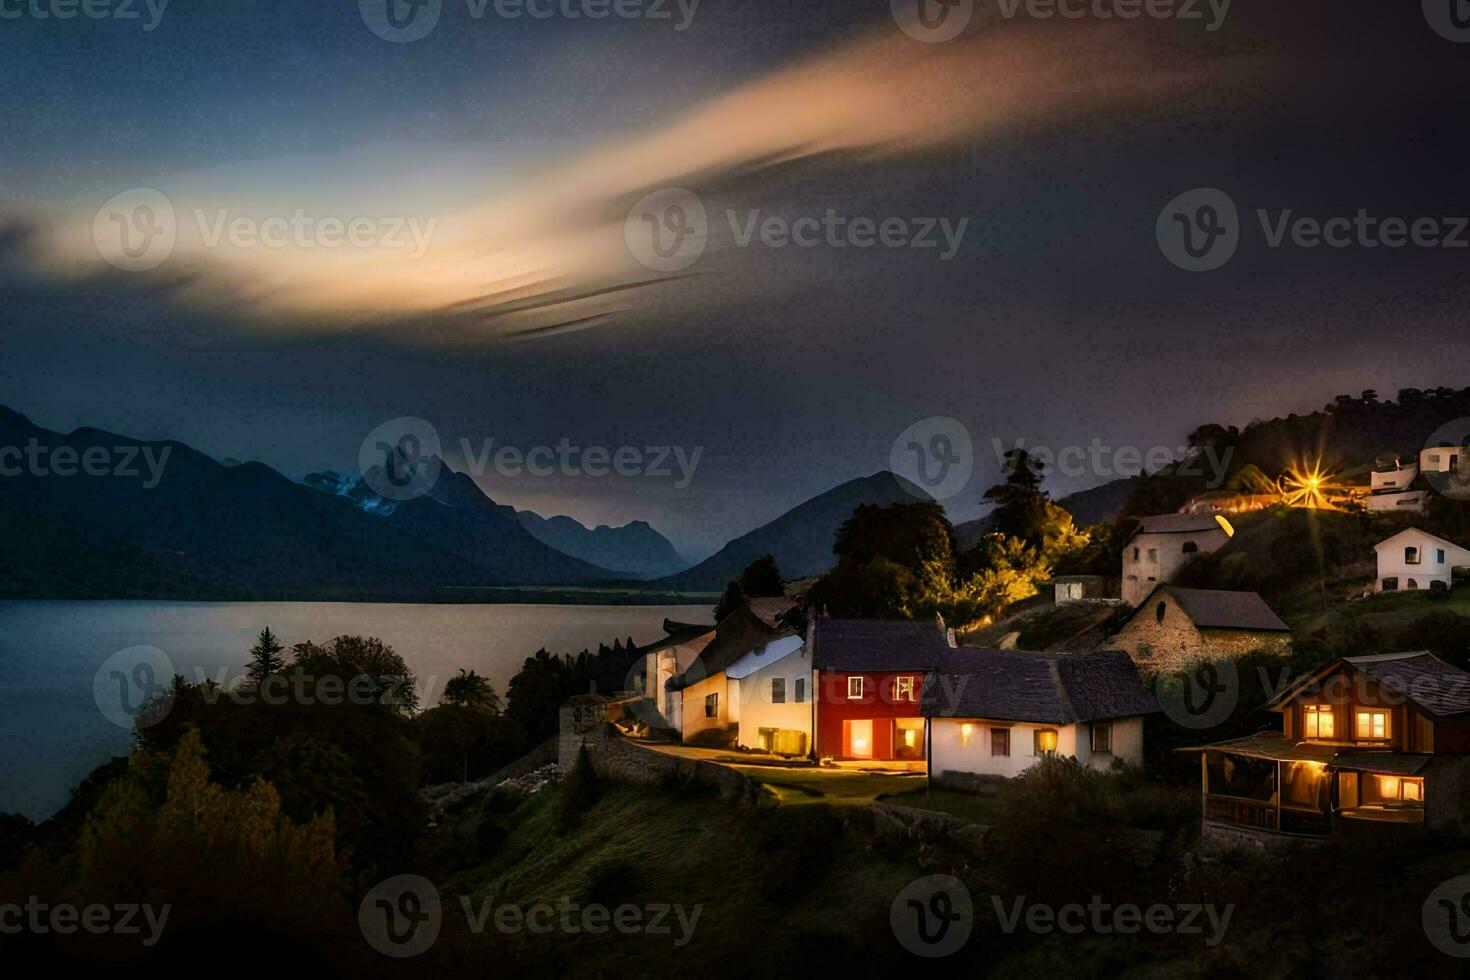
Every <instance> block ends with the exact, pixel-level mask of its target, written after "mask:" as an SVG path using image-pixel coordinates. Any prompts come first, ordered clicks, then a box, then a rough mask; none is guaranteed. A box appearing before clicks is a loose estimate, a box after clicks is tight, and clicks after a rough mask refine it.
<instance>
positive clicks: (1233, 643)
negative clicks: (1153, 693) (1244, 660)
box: [1107, 593, 1291, 670]
mask: <svg viewBox="0 0 1470 980" xmlns="http://www.w3.org/2000/svg"><path fill="white" fill-rule="evenodd" d="M1160 604H1162V605H1163V607H1164V617H1163V621H1162V622H1160V620H1159V616H1158V606H1159V605H1160ZM1290 643H1291V638H1290V634H1285V633H1277V632H1265V631H1262V632H1258V631H1254V630H1217V629H1207V630H1201V629H1199V628H1198V627H1196V626H1195V625H1194V621H1193V620H1191V619H1190V618H1189V616H1188V615H1187V614H1186V613H1185V612H1184V609H1183V608H1182V607H1181V606H1180V605H1179V603H1178V602H1177V601H1176V600H1175V599H1174V597H1173V596H1170V595H1168V594H1167V593H1160V594H1159V595H1157V596H1155V597H1154V599H1153V601H1151V602H1150V603H1149V606H1148V608H1147V609H1140V610H1139V611H1138V612H1137V614H1135V615H1134V617H1133V618H1132V619H1131V620H1130V621H1129V622H1128V623H1127V624H1126V625H1125V626H1124V627H1123V628H1122V629H1121V630H1119V631H1118V633H1117V634H1116V635H1114V636H1113V637H1112V638H1111V639H1109V640H1108V643H1107V645H1108V647H1109V648H1110V649H1115V650H1126V651H1127V652H1128V656H1130V657H1132V658H1133V662H1134V663H1136V664H1138V665H1139V666H1140V667H1147V668H1149V669H1151V670H1178V669H1180V668H1183V667H1185V666H1188V665H1189V664H1192V663H1195V662H1197V661H1200V660H1216V659H1222V658H1229V657H1236V656H1240V655H1241V654H1245V653H1250V652H1251V651H1253V650H1262V649H1265V650H1271V651H1273V652H1278V653H1285V652H1286V651H1287V650H1288V649H1289V646H1290Z"/></svg>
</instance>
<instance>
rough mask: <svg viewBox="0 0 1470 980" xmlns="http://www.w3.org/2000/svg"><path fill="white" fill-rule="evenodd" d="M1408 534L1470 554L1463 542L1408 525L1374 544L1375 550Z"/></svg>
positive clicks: (1469, 549)
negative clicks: (1457, 542)
mask: <svg viewBox="0 0 1470 980" xmlns="http://www.w3.org/2000/svg"><path fill="white" fill-rule="evenodd" d="M1406 534H1417V535H1419V536H1420V537H1424V538H1428V539H1429V540H1430V541H1434V542H1437V543H1439V544H1442V545H1444V546H1445V547H1447V548H1453V549H1455V550H1456V551H1459V552H1462V553H1466V554H1470V548H1466V547H1465V546H1464V545H1462V544H1455V542H1453V541H1451V540H1449V539H1448V538H1442V537H1440V536H1439V535H1438V534H1430V533H1429V532H1428V531H1426V530H1424V529H1423V528H1417V527H1406V528H1404V529H1403V530H1402V531H1400V532H1398V533H1397V534H1391V535H1389V536H1388V537H1386V538H1384V539H1383V540H1382V541H1380V542H1378V543H1377V544H1375V545H1374V546H1373V550H1374V551H1377V550H1378V549H1379V548H1382V547H1384V546H1385V545H1388V544H1390V543H1392V542H1393V541H1396V540H1398V539H1399V538H1402V537H1403V536H1404V535H1406Z"/></svg>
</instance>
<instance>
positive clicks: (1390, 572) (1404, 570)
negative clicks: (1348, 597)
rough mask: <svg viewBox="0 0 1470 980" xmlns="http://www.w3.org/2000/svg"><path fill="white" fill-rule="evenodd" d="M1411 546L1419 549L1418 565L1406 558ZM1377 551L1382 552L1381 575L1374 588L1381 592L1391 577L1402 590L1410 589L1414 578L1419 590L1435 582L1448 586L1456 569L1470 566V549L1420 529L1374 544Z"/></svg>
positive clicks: (1380, 558)
mask: <svg viewBox="0 0 1470 980" xmlns="http://www.w3.org/2000/svg"><path fill="white" fill-rule="evenodd" d="M1408 548H1417V549H1418V551H1419V562H1418V564H1411V563H1409V561H1408V560H1407V559H1406V554H1405V551H1406V549H1408ZM1373 550H1374V551H1376V552H1377V553H1378V577H1377V578H1376V579H1375V580H1374V582H1373V588H1374V590H1375V591H1378V592H1382V591H1384V588H1383V580H1384V579H1387V578H1397V579H1398V580H1399V582H1398V589H1399V591H1401V592H1402V591H1408V590H1409V582H1410V580H1412V581H1413V582H1414V584H1415V585H1416V587H1417V588H1419V589H1427V588H1430V586H1431V583H1434V582H1443V583H1444V584H1445V585H1446V586H1448V585H1450V584H1451V571H1452V569H1454V568H1455V567H1456V566H1461V567H1463V566H1466V565H1470V550H1467V549H1465V548H1462V547H1460V546H1458V545H1454V544H1450V543H1448V542H1445V541H1441V540H1439V539H1438V538H1435V537H1433V536H1432V535H1430V534H1427V533H1425V532H1424V531H1421V530H1419V529H1418V528H1409V529H1408V530H1406V531H1400V532H1399V533H1398V534H1395V535H1394V536H1393V537H1391V538H1388V539H1387V540H1385V541H1380V542H1379V543H1378V544H1376V545H1374V546H1373ZM1441 550H1442V551H1444V553H1445V554H1444V561H1440V560H1439V552H1440V551H1441Z"/></svg>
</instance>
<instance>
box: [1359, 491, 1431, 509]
mask: <svg viewBox="0 0 1470 980" xmlns="http://www.w3.org/2000/svg"><path fill="white" fill-rule="evenodd" d="M1428 497H1429V495H1428V494H1427V493H1425V492H1424V491H1423V490H1408V491H1405V492H1403V493H1375V494H1371V495H1369V497H1368V499H1367V500H1366V501H1365V504H1366V506H1367V509H1368V510H1370V511H1373V512H1374V513H1395V514H1420V513H1423V512H1424V502H1425V500H1426V499H1428Z"/></svg>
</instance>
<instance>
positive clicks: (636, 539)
mask: <svg viewBox="0 0 1470 980" xmlns="http://www.w3.org/2000/svg"><path fill="white" fill-rule="evenodd" d="M516 520H517V521H519V522H520V525H521V527H523V528H525V529H526V530H527V531H529V532H530V533H531V535H532V536H534V537H535V538H536V539H537V540H538V541H541V542H542V543H544V544H548V545H550V546H551V547H553V548H555V549H556V550H557V551H560V552H562V553H563V554H567V555H571V556H572V557H574V558H580V559H582V560H583V561H586V562H590V563H592V564H593V565H597V566H598V567H600V568H608V569H613V570H615V571H617V572H619V573H621V574H624V575H627V576H629V577H632V578H654V577H656V576H659V575H670V574H673V573H674V572H677V571H679V570H680V569H683V568H685V567H686V566H687V565H688V562H686V561H685V560H684V559H682V558H680V557H679V553H678V552H677V551H675V550H674V546H673V544H671V543H670V542H669V539H668V538H666V537H664V536H663V535H662V534H659V533H658V531H656V530H654V529H653V527H651V526H650V525H649V524H648V522H647V521H632V522H631V523H628V524H624V525H623V526H621V527H609V526H608V525H606V524H600V525H598V526H597V527H595V528H589V527H587V526H586V525H585V524H583V523H582V522H580V521H578V520H575V519H574V518H571V517H542V516H541V515H540V514H537V513H535V512H534V511H529V510H522V511H517V512H516Z"/></svg>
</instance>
